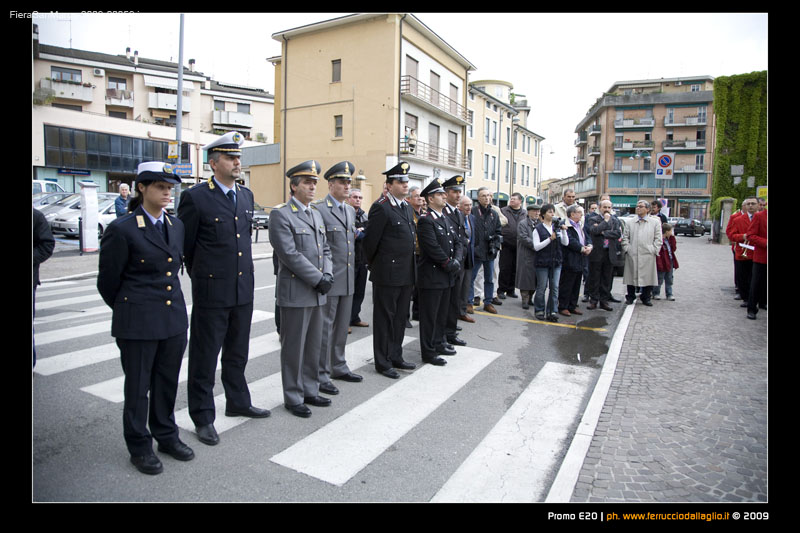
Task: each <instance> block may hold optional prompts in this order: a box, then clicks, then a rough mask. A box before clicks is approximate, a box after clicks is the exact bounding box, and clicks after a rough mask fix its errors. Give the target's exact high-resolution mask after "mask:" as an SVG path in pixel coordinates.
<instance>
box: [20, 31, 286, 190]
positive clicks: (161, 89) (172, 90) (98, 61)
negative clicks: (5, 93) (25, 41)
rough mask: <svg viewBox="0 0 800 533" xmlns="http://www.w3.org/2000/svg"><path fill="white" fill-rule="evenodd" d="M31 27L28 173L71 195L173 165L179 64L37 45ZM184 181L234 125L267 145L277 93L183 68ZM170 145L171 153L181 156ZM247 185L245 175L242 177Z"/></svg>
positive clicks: (202, 171) (195, 175)
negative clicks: (89, 185)
mask: <svg viewBox="0 0 800 533" xmlns="http://www.w3.org/2000/svg"><path fill="white" fill-rule="evenodd" d="M38 37H39V36H38V33H37V28H36V26H34V33H33V91H32V92H33V110H32V133H33V139H32V167H33V179H44V180H50V181H57V182H58V183H59V184H61V185H62V186H63V187H64V189H66V190H68V191H77V190H79V186H78V182H79V181H84V180H90V181H94V182H95V183H97V184H98V185H99V190H100V191H116V190H117V187H118V186H119V184H120V183H123V182H125V183H131V182H132V181H133V179H134V178H135V176H136V168H137V166H138V164H139V163H141V162H144V161H169V160H170V159H169V156H170V153H171V152H170V143H171V142H172V143H174V142H175V140H176V138H177V132H176V121H177V113H178V70H177V69H178V65H177V63H171V62H166V61H160V60H154V59H146V58H140V57H139V56H138V53H136V52H134V53H133V54H131V53H130V50H128V51H127V52H126V54H124V55H122V54H120V55H112V54H103V53H98V52H91V51H85V50H76V49H70V48H61V47H56V46H50V45H46V44H41V43H39V39H38ZM182 89H183V90H182V102H181V104H182V105H181V107H182V110H181V112H182V115H181V142H182V143H181V147H180V158H181V162H182V163H183V164H185V165H186V166H185V170H183V171H182V172H183V174H182V177H183V178H184V180H186V181H196V180H198V179H202V178H206V177H208V176H210V168H209V167H208V165H207V164H205V154H204V153H203V151H202V149H201V148H202V146H203V145H204V144H207V143H208V142H210V141H211V140H213V139H214V138H215V137H216V136H218V135H221V134H223V133H225V132H226V131H230V130H237V131H239V132H241V133H242V134H244V136H245V138H246V139H248V140H249V141H250V142H248V143H247V144H246V145H257V143H266V142H271V141H272V124H273V119H272V112H273V96H272V95H271V94H269V93H268V92H267V91H265V90H263V89H256V88H247V87H241V86H235V85H230V84H224V83H222V82H217V81H215V80H212V79H210V78H209V77H207V76H205V75H203V74H202V73H201V72H197V71H195V70H194V60H189V67H184V71H183V87H182ZM177 152H178V150H177V149H174V150H173V152H172V153H175V154H177ZM247 181H249V180H248V179H245V182H247Z"/></svg>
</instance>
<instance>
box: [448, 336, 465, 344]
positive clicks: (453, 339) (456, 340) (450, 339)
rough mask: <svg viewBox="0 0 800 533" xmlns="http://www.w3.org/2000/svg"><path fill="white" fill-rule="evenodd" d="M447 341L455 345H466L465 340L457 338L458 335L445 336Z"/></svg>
mask: <svg viewBox="0 0 800 533" xmlns="http://www.w3.org/2000/svg"><path fill="white" fill-rule="evenodd" d="M447 342H449V343H450V344H454V345H456V346H466V345H467V341H465V340H462V339H459V338H458V337H448V338H447Z"/></svg>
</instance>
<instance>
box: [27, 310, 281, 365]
mask: <svg viewBox="0 0 800 533" xmlns="http://www.w3.org/2000/svg"><path fill="white" fill-rule="evenodd" d="M273 316H274V314H273V313H270V312H268V311H260V310H253V322H258V321H261V320H267V319H269V318H272V317H273ZM108 330H109V332H110V330H111V327H110V322H109V328H108ZM117 357H119V348H117V344H116V342H111V343H108V344H103V345H101V346H93V347H91V348H84V349H83V350H77V351H74V352H68V353H63V354H60V355H54V356H51V357H45V358H42V359H37V360H36V367H35V368H34V371H35V372H36V373H37V374H41V375H43V376H51V375H53V374H57V373H59V372H66V371H67V370H74V369H76V368H80V367H83V366H87V365H92V364H95V363H101V362H103V361H109V360H111V359H115V358H117Z"/></svg>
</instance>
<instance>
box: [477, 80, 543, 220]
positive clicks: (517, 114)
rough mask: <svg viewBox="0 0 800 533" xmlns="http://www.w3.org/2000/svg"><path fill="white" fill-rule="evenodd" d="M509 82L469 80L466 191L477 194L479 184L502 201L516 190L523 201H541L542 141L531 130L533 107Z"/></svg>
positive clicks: (504, 202) (540, 137)
mask: <svg viewBox="0 0 800 533" xmlns="http://www.w3.org/2000/svg"><path fill="white" fill-rule="evenodd" d="M513 90H514V87H513V85H512V84H511V83H509V82H507V81H502V80H478V81H472V82H470V84H469V99H468V101H467V112H468V114H469V118H470V124H469V125H468V126H467V160H468V165H469V168H470V170H469V172H468V173H467V175H466V178H467V184H466V194H468V195H469V196H470V198H472V199H474V200H475V199H477V190H478V188H479V187H488V188H489V189H490V190H492V191H493V192H494V196H495V200H496V201H497V202H499V203H500V205H505V204H506V203H507V202H508V197H509V196H510V195H511V194H513V193H515V192H518V193H520V194H522V195H523V197H525V199H526V202H527V203H541V195H540V190H539V186H540V181H541V157H540V156H541V143H542V141H543V140H544V137H542V136H541V135H538V134H536V133H534V132H533V131H531V130H530V129H529V127H528V120H529V116H530V111H531V108H530V107H529V106H528V103H527V100H523V99H522V96H521V95H515V94H514V93H513Z"/></svg>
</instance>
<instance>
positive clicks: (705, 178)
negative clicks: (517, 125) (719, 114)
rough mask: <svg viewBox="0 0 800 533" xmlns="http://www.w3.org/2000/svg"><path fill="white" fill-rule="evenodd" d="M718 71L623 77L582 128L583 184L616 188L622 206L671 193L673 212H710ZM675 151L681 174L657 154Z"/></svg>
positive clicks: (579, 185)
mask: <svg viewBox="0 0 800 533" xmlns="http://www.w3.org/2000/svg"><path fill="white" fill-rule="evenodd" d="M713 87H714V79H713V78H712V77H711V76H697V77H691V78H660V79H653V80H634V81H620V82H616V83H615V84H614V85H612V86H611V88H610V89H609V90H608V91H607V92H606V93H604V94H603V96H602V97H600V98H598V99H597V101H596V102H595V104H594V105H593V106H592V107H591V109H590V110H589V111H588V112H587V113H586V117H585V118H584V119H583V120H582V121H581V122H580V123H579V124H578V126H577V127H576V128H575V132H576V133H577V134H578V136H577V138H576V140H575V147H576V151H577V154H576V156H575V164H576V168H577V170H576V176H575V186H574V189H575V192H576V194H577V196H578V198H579V199H585V200H596V199H597V198H598V197H599V195H601V194H609V195H610V196H611V201H612V202H613V203H614V205H615V207H617V208H618V209H619V210H620V211H622V212H626V211H631V210H632V209H633V207H634V206H635V205H636V200H637V198H644V199H647V200H653V199H655V198H665V199H666V201H667V208H668V210H669V215H670V216H683V217H691V218H698V219H700V220H704V219H705V218H707V211H708V206H709V202H710V200H711V176H712V169H713V154H714V140H715V128H714V92H713ZM660 153H666V154H673V155H674V158H673V161H674V163H673V167H674V175H673V176H672V178H671V179H660V175H659V172H658V170H659V168H658V167H659V165H658V164H657V156H658V154H660Z"/></svg>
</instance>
